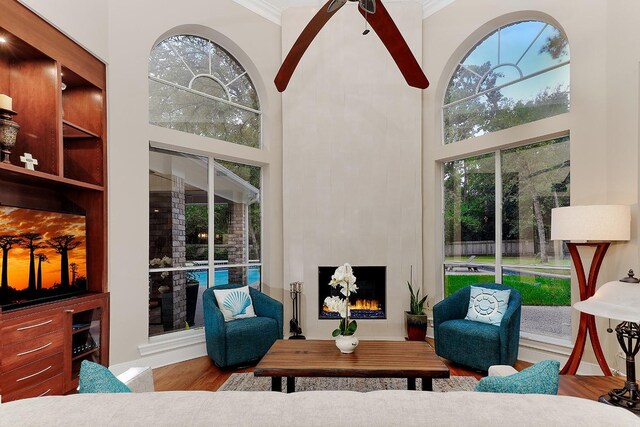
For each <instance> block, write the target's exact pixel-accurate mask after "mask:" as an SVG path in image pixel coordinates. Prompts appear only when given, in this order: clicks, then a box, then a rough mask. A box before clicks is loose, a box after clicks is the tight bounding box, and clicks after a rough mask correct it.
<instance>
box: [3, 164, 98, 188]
mask: <svg viewBox="0 0 640 427" xmlns="http://www.w3.org/2000/svg"><path fill="white" fill-rule="evenodd" d="M3 172H5V173H8V174H9V175H10V176H12V177H14V178H19V181H20V182H21V183H25V182H28V183H32V184H38V185H43V184H44V185H48V184H49V183H52V182H53V183H57V184H59V185H60V186H64V187H75V188H83V189H87V190H95V191H104V187H102V186H101V185H95V184H89V183H88V182H82V181H78V180H75V179H70V178H65V177H61V176H58V175H52V174H49V173H45V172H40V171H37V170H35V171H32V170H29V169H26V168H22V167H20V166H16V165H12V164H10V163H0V176H2V175H3Z"/></svg>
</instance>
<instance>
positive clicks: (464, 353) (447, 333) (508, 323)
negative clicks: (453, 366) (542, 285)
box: [433, 283, 522, 371]
mask: <svg viewBox="0 0 640 427" xmlns="http://www.w3.org/2000/svg"><path fill="white" fill-rule="evenodd" d="M474 286H480V287H483V288H488V289H498V290H506V289H511V294H510V295H509V305H508V307H507V311H506V312H505V314H504V317H503V318H502V322H501V323H500V326H498V325H490V324H488V323H480V322H474V321H472V320H466V319H465V317H466V315H467V311H468V309H469V297H470V291H471V287H470V286H467V287H465V288H462V289H460V290H458V291H457V292H454V293H453V294H451V295H450V296H448V297H447V298H445V299H444V300H442V301H440V302H439V303H437V304H436V305H434V306H433V330H434V340H435V347H436V348H435V350H436V354H437V355H438V356H441V357H444V358H445V359H448V360H450V361H452V362H455V363H458V364H460V365H464V366H467V367H470V368H472V369H477V370H480V371H486V370H488V369H489V367H490V366H492V365H511V366H513V364H515V363H516V360H517V358H518V345H519V342H520V315H521V305H522V296H521V295H520V292H518V291H517V290H515V289H513V288H510V287H508V286H504V285H501V284H499V283H477V284H475V285H474Z"/></svg>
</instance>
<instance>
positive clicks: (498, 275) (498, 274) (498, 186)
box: [495, 150, 502, 283]
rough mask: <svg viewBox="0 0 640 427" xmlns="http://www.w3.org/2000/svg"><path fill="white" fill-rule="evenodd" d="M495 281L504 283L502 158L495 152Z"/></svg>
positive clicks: (498, 152)
mask: <svg viewBox="0 0 640 427" xmlns="http://www.w3.org/2000/svg"><path fill="white" fill-rule="evenodd" d="M495 162H496V163H495V211H496V214H495V240H496V244H495V256H496V267H495V281H496V283H502V157H501V152H500V151H499V150H498V151H496V152H495Z"/></svg>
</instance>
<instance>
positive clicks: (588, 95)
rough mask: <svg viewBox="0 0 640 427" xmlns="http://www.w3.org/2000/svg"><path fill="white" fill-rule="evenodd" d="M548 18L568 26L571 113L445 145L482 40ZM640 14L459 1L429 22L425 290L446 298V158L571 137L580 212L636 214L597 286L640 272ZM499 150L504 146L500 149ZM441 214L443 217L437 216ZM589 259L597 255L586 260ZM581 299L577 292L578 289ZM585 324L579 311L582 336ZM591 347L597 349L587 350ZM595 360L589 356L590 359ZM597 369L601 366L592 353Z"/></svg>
mask: <svg viewBox="0 0 640 427" xmlns="http://www.w3.org/2000/svg"><path fill="white" fill-rule="evenodd" d="M527 18H533V19H539V18H542V19H547V20H550V22H552V23H557V24H559V25H560V26H561V27H562V28H564V30H565V31H566V34H567V36H568V38H569V43H570V48H571V112H570V113H568V114H566V115H563V116H557V117H555V118H550V119H546V120H541V121H539V122H536V123H532V124H529V125H525V126H520V127H517V128H513V129H510V130H505V131H502V132H500V133H499V134H498V135H497V137H496V138H495V139H494V138H491V139H492V140H491V141H490V140H489V139H488V138H482V137H480V138H477V140H476V141H472V142H470V143H468V144H464V143H463V144H450V145H447V146H442V145H441V143H440V141H441V105H442V99H443V95H444V90H445V89H446V84H447V82H448V79H449V77H450V75H451V73H452V71H453V67H454V66H455V62H456V61H459V60H460V58H461V57H462V55H464V53H465V52H466V51H468V49H470V48H471V47H472V46H473V45H474V44H475V43H476V42H477V41H478V40H480V39H481V38H482V37H483V36H485V35H486V34H488V33H489V32H491V31H493V30H494V29H496V28H497V27H499V26H500V25H503V24H506V23H508V22H513V21H515V20H519V19H527ZM639 22H640V8H639V5H638V2H628V1H623V0H619V1H605V0H597V1H580V0H572V1H555V0H521V1H518V2H505V1H500V0H456V1H455V2H454V3H453V4H451V5H449V6H447V7H446V8H444V9H442V10H441V11H439V12H437V13H436V14H434V15H432V16H430V17H429V18H427V19H425V21H424V25H423V28H424V34H423V47H424V50H423V57H424V61H423V63H424V68H425V71H426V73H427V76H428V77H429V78H430V80H431V83H432V88H430V89H429V90H427V91H425V92H424V96H423V102H424V109H423V131H424V156H423V175H424V181H423V185H424V200H423V208H424V212H425V215H424V222H423V226H424V234H425V236H429V235H434V236H436V238H435V239H425V246H424V272H425V278H424V280H425V283H426V284H427V286H428V291H429V292H430V293H435V294H436V295H438V296H439V299H440V298H441V297H442V264H441V262H442V237H441V231H440V230H441V226H442V224H441V218H440V212H441V210H440V209H441V190H440V188H441V187H440V184H439V182H440V173H439V167H438V164H439V163H438V162H437V161H436V160H437V159H447V158H455V157H456V156H459V155H461V154H462V153H463V152H464V150H467V149H469V150H477V151H478V152H482V151H488V150H492V149H495V148H496V147H497V146H499V144H500V143H502V142H504V141H509V140H518V139H520V140H526V139H527V138H528V137H534V136H536V135H540V134H549V135H552V134H553V133H554V132H561V131H563V130H570V132H571V203H572V204H604V203H620V204H629V205H631V207H632V213H633V218H632V240H631V242H628V243H622V244H615V245H613V246H612V247H611V249H610V250H609V252H608V254H607V256H606V258H605V261H604V265H603V268H602V270H601V272H600V275H599V281H598V283H600V284H601V283H604V282H607V281H610V280H615V279H618V278H620V277H623V276H624V274H625V272H626V270H627V269H628V268H631V267H633V268H634V269H636V270H639V267H640V266H639V265H638V234H637V222H638V218H637V203H638V168H637V166H636V163H637V161H638V125H639V121H638V113H639V110H638V100H639V98H638V60H639V57H640V49H639V42H638V40H640V26H639V25H638V24H639ZM496 141H497V142H496ZM434 207H435V209H434ZM585 255H588V256H590V254H585ZM572 282H573V287H574V289H573V295H574V300H575V299H576V298H577V296H578V294H577V283H576V280H575V279H574V280H573V281H572ZM577 321H578V316H577V312H575V311H574V330H575V327H576V325H577ZM599 325H600V329H599V335H600V339H601V342H602V344H603V349H604V350H605V352H606V354H607V360H608V363H609V365H610V366H612V367H614V368H623V367H624V363H622V362H623V361H621V360H619V359H618V358H617V357H616V356H615V354H616V353H617V351H619V349H618V344H617V342H616V340H615V337H614V336H613V335H610V334H606V333H605V330H604V322H603V321H600V322H599ZM587 347H589V345H587ZM587 353H590V350H589V349H588V350H587ZM583 360H587V361H589V362H593V361H594V360H595V359H594V358H593V357H592V355H591V354H587V356H586V358H585V359H583Z"/></svg>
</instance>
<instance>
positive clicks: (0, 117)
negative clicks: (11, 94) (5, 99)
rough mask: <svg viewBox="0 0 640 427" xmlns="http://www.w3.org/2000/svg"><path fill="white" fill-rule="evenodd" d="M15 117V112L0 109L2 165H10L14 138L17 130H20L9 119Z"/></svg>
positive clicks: (17, 125) (14, 142)
mask: <svg viewBox="0 0 640 427" xmlns="http://www.w3.org/2000/svg"><path fill="white" fill-rule="evenodd" d="M15 115H16V113H15V111H11V110H5V109H3V108H0V145H1V146H2V162H3V163H11V161H10V160H9V156H10V155H11V150H12V149H13V147H14V146H15V145H16V137H17V136H18V130H20V125H19V124H17V123H16V122H14V121H13V120H12V119H11V116H15Z"/></svg>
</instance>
